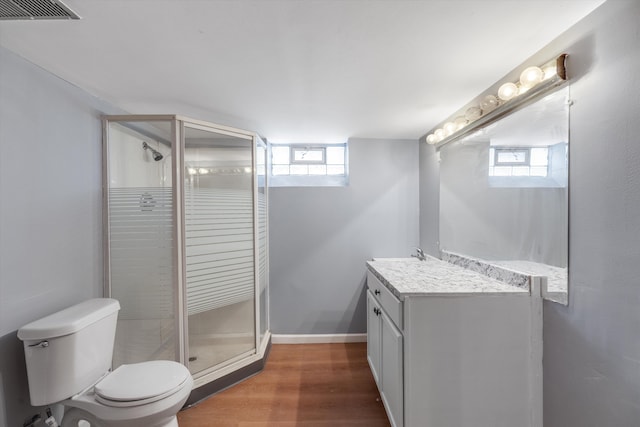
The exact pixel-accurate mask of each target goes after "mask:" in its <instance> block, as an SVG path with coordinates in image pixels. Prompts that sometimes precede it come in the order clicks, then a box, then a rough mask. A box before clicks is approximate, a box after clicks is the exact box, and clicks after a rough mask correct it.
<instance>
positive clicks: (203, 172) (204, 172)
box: [198, 168, 209, 175]
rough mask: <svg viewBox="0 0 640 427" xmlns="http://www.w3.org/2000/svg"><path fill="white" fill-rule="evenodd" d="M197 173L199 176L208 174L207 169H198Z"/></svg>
mask: <svg viewBox="0 0 640 427" xmlns="http://www.w3.org/2000/svg"><path fill="white" fill-rule="evenodd" d="M198 173H199V174H200V175H206V174H208V173H209V169H205V168H200V169H198Z"/></svg>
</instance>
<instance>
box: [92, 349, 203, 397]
mask: <svg viewBox="0 0 640 427" xmlns="http://www.w3.org/2000/svg"><path fill="white" fill-rule="evenodd" d="M189 378H191V374H190V373H189V370H188V369H187V368H186V367H185V366H184V365H181V364H180V363H177V362H172V361H168V360H155V361H150V362H142V363H135V364H131V365H121V366H119V367H118V368H117V369H115V370H114V371H113V372H111V373H110V374H108V375H107V376H106V377H104V378H103V379H102V380H101V381H99V382H98V383H97V384H96V385H95V386H94V392H95V399H96V401H97V402H99V403H102V404H103V405H106V406H111V407H131V406H138V405H145V404H148V403H153V402H156V401H158V400H162V399H164V398H166V397H167V396H170V395H172V394H174V393H175V392H176V391H178V390H180V389H181V388H182V387H183V386H184V385H185V383H186V382H187V381H188V380H189Z"/></svg>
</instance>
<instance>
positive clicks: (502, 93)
mask: <svg viewBox="0 0 640 427" xmlns="http://www.w3.org/2000/svg"><path fill="white" fill-rule="evenodd" d="M517 94H518V86H516V84H515V83H511V82H508V83H505V84H503V85H502V86H500V89H498V98H500V99H502V100H503V101H508V100H510V99H511V98H513V97H514V96H516V95H517Z"/></svg>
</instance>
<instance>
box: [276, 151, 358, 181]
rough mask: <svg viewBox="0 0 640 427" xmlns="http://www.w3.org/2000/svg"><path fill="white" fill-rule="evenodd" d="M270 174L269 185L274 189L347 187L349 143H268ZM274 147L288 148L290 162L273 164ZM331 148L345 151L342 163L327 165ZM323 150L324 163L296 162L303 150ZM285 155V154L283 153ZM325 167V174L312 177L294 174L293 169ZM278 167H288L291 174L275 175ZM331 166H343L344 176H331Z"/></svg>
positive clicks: (316, 161) (313, 161)
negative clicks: (297, 152)
mask: <svg viewBox="0 0 640 427" xmlns="http://www.w3.org/2000/svg"><path fill="white" fill-rule="evenodd" d="M267 147H268V159H269V165H268V174H269V183H270V184H269V185H270V186H272V187H346V186H348V185H349V143H348V141H347V142H340V143H314V144H304V143H295V142H294V143H277V142H269V143H268V146H267ZM274 147H288V148H289V150H288V152H289V162H288V163H287V164H286V165H285V164H284V163H273V148H274ZM330 147H340V148H343V149H344V154H343V157H342V163H330V164H328V163H327V160H328V156H327V149H328V148H330ZM318 149H322V157H323V158H322V161H318V160H311V161H310V160H295V152H296V151H302V150H318ZM282 154H284V153H282ZM304 165H306V166H308V167H312V166H325V170H326V172H325V174H322V175H320V174H318V175H311V174H304V175H303V174H292V173H291V167H293V166H304ZM278 166H288V167H289V173H288V174H283V173H277V174H274V172H273V171H274V168H276V167H278ZM330 166H341V167H342V168H343V171H344V172H343V174H329V173H328V170H329V167H330Z"/></svg>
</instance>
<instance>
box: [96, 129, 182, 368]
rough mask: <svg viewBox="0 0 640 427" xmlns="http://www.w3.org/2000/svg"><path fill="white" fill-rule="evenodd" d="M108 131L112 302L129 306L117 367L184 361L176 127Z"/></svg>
mask: <svg viewBox="0 0 640 427" xmlns="http://www.w3.org/2000/svg"><path fill="white" fill-rule="evenodd" d="M105 131H106V133H107V135H108V141H109V143H108V145H106V144H105V154H107V155H106V156H105V170H104V173H105V182H106V183H108V190H107V191H106V192H105V195H104V196H105V205H106V206H108V211H107V213H108V221H107V224H106V225H107V228H106V231H107V236H106V237H107V238H106V242H105V243H106V244H107V248H106V255H107V260H106V267H107V269H106V272H107V275H106V283H107V288H108V291H107V295H109V296H111V297H112V298H115V299H117V300H118V301H120V306H121V309H120V312H119V314H118V326H117V331H116V341H115V348H114V355H113V365H114V368H115V367H117V366H119V365H121V364H124V363H135V362H142V361H147V360H156V359H170V360H179V354H180V352H181V341H180V336H179V334H178V330H179V326H178V325H179V321H178V316H177V315H176V313H177V299H178V298H177V297H178V292H177V288H176V286H175V285H174V283H175V280H176V278H177V277H178V274H179V270H178V268H177V265H176V253H177V244H176V239H175V232H176V229H175V193H174V191H173V187H172V182H173V175H172V170H173V167H172V160H173V156H172V140H173V138H172V135H173V133H174V125H173V122H172V121H169V120H155V121H154V120H149V121H147V120H140V121H127V122H124V121H122V122H110V123H109V124H108V126H107V127H106V129H105Z"/></svg>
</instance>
